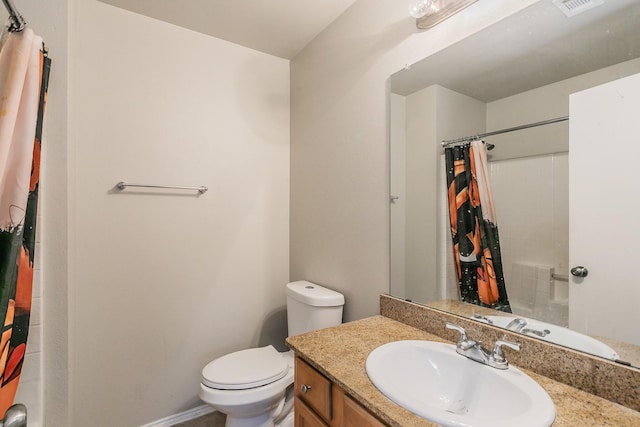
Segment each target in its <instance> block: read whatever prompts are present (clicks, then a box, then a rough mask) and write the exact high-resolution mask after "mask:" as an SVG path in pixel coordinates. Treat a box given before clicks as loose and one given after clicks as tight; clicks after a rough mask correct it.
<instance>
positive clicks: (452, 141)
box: [442, 116, 569, 147]
mask: <svg viewBox="0 0 640 427" xmlns="http://www.w3.org/2000/svg"><path fill="white" fill-rule="evenodd" d="M566 120H569V116H564V117H556V118H555V119H549V120H543V121H541V122H535V123H528V124H526V125H520V126H515V127H512V128H507V129H500V130H495V131H493V132H487V133H481V134H479V135H472V136H465V137H464V138H458V139H450V140H448V141H442V146H443V147H446V146H448V145H451V144H457V143H460V142H467V141H473V140H476V139H482V138H484V137H486V136H493V135H499V134H501V133H508V132H513V131H516V130H522V129H528V128H533V127H537V126H544V125H550V124H553V123H558V122H564V121H566Z"/></svg>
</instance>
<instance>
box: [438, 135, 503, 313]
mask: <svg viewBox="0 0 640 427" xmlns="http://www.w3.org/2000/svg"><path fill="white" fill-rule="evenodd" d="M445 162H446V173H447V189H448V192H447V194H448V199H449V219H450V224H451V237H452V240H453V254H454V260H455V265H456V270H457V275H458V288H459V291H460V299H461V300H462V301H464V302H467V303H471V304H476V305H480V306H484V307H491V308H494V309H496V310H501V311H505V312H511V307H510V305H509V298H508V296H507V290H506V287H505V282H504V274H503V271H502V259H501V255H500V239H499V236H498V225H497V220H496V215H495V208H494V205H493V197H492V195H491V187H490V183H489V172H488V168H487V148H486V145H485V143H484V142H483V141H473V142H471V143H467V144H464V145H459V146H453V147H448V148H446V149H445Z"/></svg>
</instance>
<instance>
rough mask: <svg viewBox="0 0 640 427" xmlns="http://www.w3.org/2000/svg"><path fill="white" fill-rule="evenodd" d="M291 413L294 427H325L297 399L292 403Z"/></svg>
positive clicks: (322, 422) (325, 426)
mask: <svg viewBox="0 0 640 427" xmlns="http://www.w3.org/2000/svg"><path fill="white" fill-rule="evenodd" d="M293 411H294V414H295V427H327V424H325V422H324V421H322V419H321V418H320V417H318V416H317V415H316V414H315V413H314V412H313V411H312V410H311V409H309V407H308V406H307V405H305V404H304V402H302V401H301V400H300V399H299V398H297V397H296V398H295V401H294V406H293Z"/></svg>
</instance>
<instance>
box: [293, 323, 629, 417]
mask: <svg viewBox="0 0 640 427" xmlns="http://www.w3.org/2000/svg"><path fill="white" fill-rule="evenodd" d="M412 339H418V340H430V341H440V342H446V341H444V340H443V339H441V338H439V337H437V336H435V335H432V334H429V333H427V332H424V331H421V330H419V329H416V328H413V327H411V326H407V325H405V324H403V323H400V322H397V321H395V320H392V319H389V318H387V317H384V316H373V317H369V318H366V319H362V320H357V321H354V322H350V323H345V324H342V325H340V326H336V327H332V328H327V329H322V330H319V331H315V332H310V333H307V334H302V335H297V336H294V337H289V338H288V339H287V343H288V345H289V346H290V347H291V348H292V349H293V350H294V351H295V352H296V354H297V355H298V356H300V357H301V358H303V359H304V360H306V361H307V362H308V363H309V364H311V365H312V366H314V367H315V368H316V369H318V371H320V372H322V373H323V374H324V375H326V376H327V377H328V378H329V379H330V380H332V381H333V382H335V383H336V384H338V385H339V386H340V387H342V388H343V389H344V390H345V391H346V393H347V394H349V395H350V396H351V397H353V398H354V399H355V400H357V401H358V402H360V403H361V404H362V405H363V406H364V407H366V408H367V409H369V411H371V412H372V413H373V414H375V415H377V416H378V417H379V418H380V419H381V420H383V421H385V422H386V423H387V424H389V425H390V426H398V427H413V426H435V425H436V424H433V423H431V422H429V421H427V420H425V419H423V418H421V417H419V416H417V415H414V414H412V413H411V412H409V411H407V410H405V409H403V408H402V407H400V406H398V405H396V404H395V403H393V402H392V401H391V400H389V399H387V398H386V397H385V396H384V395H382V394H381V393H380V392H379V391H378V389H376V388H375V386H374V385H373V384H372V383H371V382H370V381H369V378H368V377H367V373H366V371H365V361H366V359H367V356H368V355H369V353H370V352H371V351H372V350H373V349H375V348H376V347H378V346H380V345H382V344H386V343H388V342H392V341H399V340H412ZM520 369H521V370H522V371H524V372H526V373H527V374H528V375H529V376H531V378H533V379H534V380H535V381H537V382H538V383H539V384H540V385H541V386H542V387H543V388H544V389H545V390H546V391H547V393H549V396H551V399H553V402H554V403H555V405H556V412H557V415H556V420H555V422H554V424H553V426H554V427H569V426H571V427H584V426H600V427H608V426H611V427H625V426H629V427H635V426H639V425H640V412H637V411H634V410H632V409H629V408H626V407H624V406H621V405H618V404H616V403H613V402H610V401H608V400H605V399H602V398H599V397H597V396H594V395H592V394H589V393H586V392H584V391H581V390H578V389H575V388H573V387H570V386H568V385H566V384H563V383H560V382H557V381H554V380H551V379H549V378H546V377H543V376H541V375H537V374H535V373H533V372H531V371H528V370H525V369H522V368H520Z"/></svg>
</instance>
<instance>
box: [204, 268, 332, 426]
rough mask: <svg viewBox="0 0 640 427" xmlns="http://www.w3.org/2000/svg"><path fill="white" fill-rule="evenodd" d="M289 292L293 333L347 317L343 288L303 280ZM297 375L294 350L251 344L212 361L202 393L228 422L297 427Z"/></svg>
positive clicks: (206, 400)
mask: <svg viewBox="0 0 640 427" xmlns="http://www.w3.org/2000/svg"><path fill="white" fill-rule="evenodd" d="M286 293H287V321H288V331H289V335H297V334H301V333H304V332H309V331H313V330H316V329H321V328H326V327H329V326H335V325H339V324H340V323H341V322H342V307H343V306H344V296H343V295H342V294H340V293H338V292H335V291H332V290H331V289H327V288H324V287H322V286H319V285H316V284H314V283H310V282H307V281H304V280H302V281H298V282H292V283H289V284H287V290H286ZM293 377H294V372H293V352H278V351H277V350H276V349H275V348H274V347H273V346H271V345H269V346H266V347H260V348H250V349H246V350H240V351H236V352H234V353H229V354H227V355H225V356H222V357H219V358H217V359H215V360H213V361H212V362H209V363H208V364H207V365H206V366H205V367H204V368H203V369H202V378H201V382H200V391H199V393H198V395H199V396H200V399H201V400H202V401H203V402H205V403H208V404H209V405H211V406H212V407H214V408H215V409H216V410H218V411H220V412H222V413H225V414H226V415H227V421H226V424H225V426H226V427H293V413H292V412H293Z"/></svg>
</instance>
